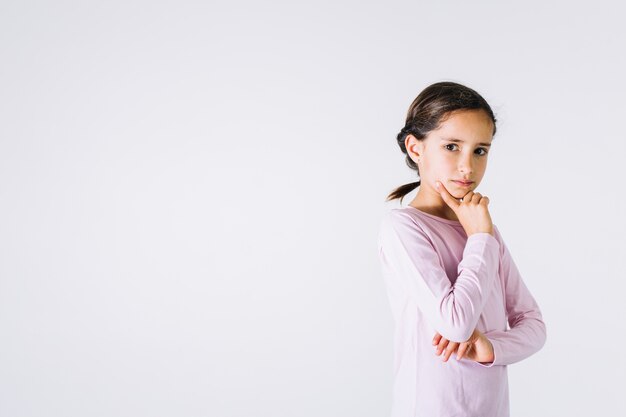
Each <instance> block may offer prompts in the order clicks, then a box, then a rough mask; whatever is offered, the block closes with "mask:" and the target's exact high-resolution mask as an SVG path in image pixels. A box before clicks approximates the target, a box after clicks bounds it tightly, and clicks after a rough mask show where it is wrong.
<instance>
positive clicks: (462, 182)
mask: <svg viewBox="0 0 626 417" xmlns="http://www.w3.org/2000/svg"><path fill="white" fill-rule="evenodd" d="M452 181H453V182H455V183H457V184H458V185H460V186H461V187H469V186H470V185H472V184H474V181H457V180H452Z"/></svg>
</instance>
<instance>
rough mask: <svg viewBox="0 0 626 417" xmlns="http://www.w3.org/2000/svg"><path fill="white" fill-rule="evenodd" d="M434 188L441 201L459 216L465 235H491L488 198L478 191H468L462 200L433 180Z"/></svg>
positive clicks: (491, 227)
mask: <svg viewBox="0 0 626 417" xmlns="http://www.w3.org/2000/svg"><path fill="white" fill-rule="evenodd" d="M435 188H436V189H437V191H439V195H441V198H442V199H443V201H444V202H445V203H446V204H447V205H448V206H449V207H450V208H451V209H452V210H453V211H454V213H455V214H456V216H457V217H458V218H459V221H460V222H461V225H462V226H463V229H465V233H466V234H467V236H470V235H472V234H474V233H490V234H492V235H493V222H492V221H491V216H490V215H489V209H488V208H487V205H488V204H489V198H488V197H487V196H484V197H483V196H482V195H481V194H480V193H475V192H473V191H468V192H467V194H465V195H464V196H463V198H462V201H460V202H459V200H458V199H457V198H456V197H454V196H453V195H452V194H450V193H449V192H448V190H447V189H446V187H445V186H444V185H443V184H442V183H441V182H439V181H436V182H435Z"/></svg>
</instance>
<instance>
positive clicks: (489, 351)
mask: <svg viewBox="0 0 626 417" xmlns="http://www.w3.org/2000/svg"><path fill="white" fill-rule="evenodd" d="M433 345H434V347H435V348H436V349H437V351H436V355H440V354H441V353H442V352H443V353H444V354H443V356H442V360H443V361H444V362H447V361H448V359H449V358H450V356H451V355H452V354H453V353H454V352H456V360H457V361H458V360H461V359H463V358H467V359H470V360H473V361H475V362H493V360H494V358H495V357H494V352H493V345H492V344H491V341H490V340H489V339H487V336H485V335H484V334H483V333H481V332H480V330H478V329H475V330H474V332H473V333H472V335H471V336H470V338H469V339H467V340H466V341H465V342H461V343H459V342H451V341H449V340H448V339H446V338H444V337H443V336H441V335H440V334H439V333H437V332H435V337H434V338H433Z"/></svg>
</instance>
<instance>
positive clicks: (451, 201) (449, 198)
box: [435, 181, 459, 211]
mask: <svg viewBox="0 0 626 417" xmlns="http://www.w3.org/2000/svg"><path fill="white" fill-rule="evenodd" d="M435 188H436V189H437V191H439V195H440V196H441V198H443V201H444V202H445V203H446V204H447V205H448V206H450V208H451V209H452V210H454V211H456V209H457V207H459V201H458V200H457V199H456V198H455V197H454V196H453V195H452V194H450V193H449V192H448V190H447V189H446V187H445V185H443V184H442V183H441V182H439V181H435Z"/></svg>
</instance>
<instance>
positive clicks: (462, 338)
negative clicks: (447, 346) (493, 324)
mask: <svg viewBox="0 0 626 417" xmlns="http://www.w3.org/2000/svg"><path fill="white" fill-rule="evenodd" d="M472 333H474V328H473V327H472V328H470V327H450V326H445V325H444V326H443V327H442V331H440V332H439V334H440V335H442V336H443V337H445V338H446V339H448V340H449V341H451V342H456V343H463V342H466V341H467V340H468V339H469V338H470V336H471V335H472Z"/></svg>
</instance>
